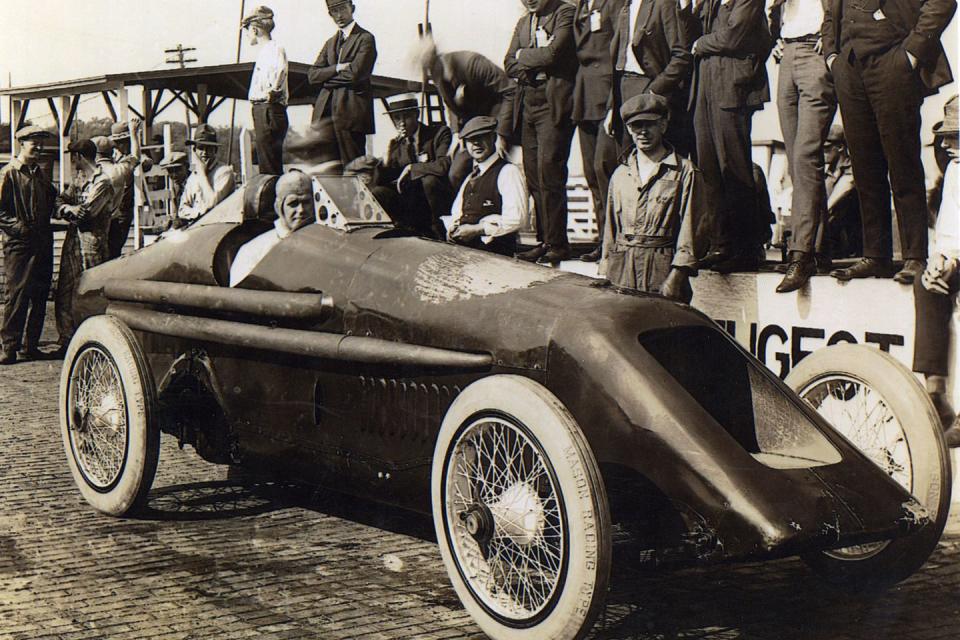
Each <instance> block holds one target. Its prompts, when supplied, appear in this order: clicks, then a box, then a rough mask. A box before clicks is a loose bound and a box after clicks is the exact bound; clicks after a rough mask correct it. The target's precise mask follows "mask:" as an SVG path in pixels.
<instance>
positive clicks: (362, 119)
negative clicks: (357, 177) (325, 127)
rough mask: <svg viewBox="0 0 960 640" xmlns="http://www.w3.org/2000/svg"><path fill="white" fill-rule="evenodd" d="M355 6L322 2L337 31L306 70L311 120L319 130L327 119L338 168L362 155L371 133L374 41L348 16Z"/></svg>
mask: <svg viewBox="0 0 960 640" xmlns="http://www.w3.org/2000/svg"><path fill="white" fill-rule="evenodd" d="M355 9H356V8H355V7H354V5H353V2H350V1H349V0H327V10H328V11H329V13H330V17H331V18H333V21H334V23H336V25H337V33H336V34H335V35H334V36H333V37H332V38H330V39H329V40H327V42H326V44H324V45H323V49H321V50H320V54H319V55H318V56H317V59H316V61H315V62H314V63H313V66H312V67H310V71H309V72H308V73H307V79H308V80H309V81H310V84H312V85H316V86H317V87H319V89H320V91H319V93H318V94H317V101H316V102H315V103H314V105H313V119H312V124H313V126H314V127H315V128H321V127H322V121H323V120H324V119H327V118H332V119H333V131H334V135H335V136H336V139H337V146H338V147H339V151H340V161H341V162H342V163H343V165H344V166H346V165H347V164H348V163H349V162H350V161H351V160H353V159H354V158H356V157H358V156H361V155H363V153H364V150H365V148H366V140H367V134H369V133H373V132H374V125H373V90H372V88H371V86H370V76H371V75H372V74H373V65H374V63H375V62H376V60H377V42H376V39H375V38H374V37H373V34H372V33H370V32H369V31H367V30H366V29H364V28H363V27H361V26H360V25H358V24H357V23H356V21H355V20H354V19H353V13H354V11H355Z"/></svg>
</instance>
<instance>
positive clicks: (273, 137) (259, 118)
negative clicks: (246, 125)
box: [240, 6, 290, 176]
mask: <svg viewBox="0 0 960 640" xmlns="http://www.w3.org/2000/svg"><path fill="white" fill-rule="evenodd" d="M240 27H241V28H242V29H246V30H247V32H248V34H249V36H250V44H251V46H259V47H260V52H259V53H258V54H257V62H256V64H255V65H254V67H253V75H252V76H251V77H250V91H249V92H248V94H247V98H248V99H249V100H250V105H251V109H252V111H253V132H254V140H255V143H256V146H257V163H258V168H259V169H260V173H262V174H270V175H275V176H278V175H281V174H282V173H283V139H284V138H285V137H286V136H287V128H288V127H289V121H288V120H287V101H288V100H289V97H290V91H289V89H288V87H287V66H288V65H287V52H286V51H284V49H283V47H281V46H280V45H279V44H277V41H276V40H274V39H273V28H274V21H273V11H272V10H271V9H270V8H269V7H262V6H261V7H257V8H256V9H254V10H253V12H252V13H250V14H249V15H247V16H245V17H244V18H243V21H242V22H241V23H240Z"/></svg>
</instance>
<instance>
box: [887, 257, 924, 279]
mask: <svg viewBox="0 0 960 640" xmlns="http://www.w3.org/2000/svg"><path fill="white" fill-rule="evenodd" d="M926 268H927V265H925V264H923V260H906V261H904V263H903V268H902V269H900V271H897V273H896V274H894V276H893V279H894V280H896V281H897V282H899V283H900V284H913V281H914V279H915V278H916V277H917V276H919V275H920V274H921V273H923V270H924V269H926Z"/></svg>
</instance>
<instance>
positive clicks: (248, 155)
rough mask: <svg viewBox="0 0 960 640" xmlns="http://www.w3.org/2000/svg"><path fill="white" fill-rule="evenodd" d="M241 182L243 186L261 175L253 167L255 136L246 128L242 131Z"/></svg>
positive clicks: (257, 169)
mask: <svg viewBox="0 0 960 640" xmlns="http://www.w3.org/2000/svg"><path fill="white" fill-rule="evenodd" d="M239 144H240V180H241V181H242V182H243V184H247V181H248V180H250V179H251V178H253V177H254V176H256V175H257V174H259V173H260V170H259V168H254V165H253V134H252V133H251V132H250V131H249V130H248V129H247V128H246V127H243V128H241V129H240V141H239Z"/></svg>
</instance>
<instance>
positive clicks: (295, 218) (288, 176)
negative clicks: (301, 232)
mask: <svg viewBox="0 0 960 640" xmlns="http://www.w3.org/2000/svg"><path fill="white" fill-rule="evenodd" d="M276 191H277V198H276V200H275V201H274V205H273V206H274V209H275V210H276V212H277V219H276V220H275V221H274V223H273V229H270V230H269V231H266V232H264V233H261V234H260V235H258V236H257V237H255V238H253V239H252V240H250V241H249V242H247V243H246V244H244V245H243V246H242V247H240V250H239V251H238V252H237V257H236V258H235V259H234V261H233V264H232V265H231V266H230V286H231V287H235V286H236V285H237V284H239V283H240V282H241V281H242V280H243V279H244V278H246V277H247V276H248V275H249V274H250V272H251V271H253V270H254V268H255V267H256V266H257V264H259V263H260V261H261V260H263V258H264V257H266V255H267V254H268V253H269V252H270V250H271V249H273V247H274V246H276V245H277V244H279V243H280V241H281V240H283V239H284V238H286V237H287V236H289V235H290V234H291V233H293V232H294V231H296V230H297V229H300V228H302V227H305V226H306V225H308V224H311V223H313V222H314V221H315V220H316V211H315V209H314V204H313V181H312V180H311V179H310V176H308V175H307V174H305V173H303V172H302V171H290V172H289V173H285V174H284V175H282V176H280V178H279V179H278V180H277V186H276Z"/></svg>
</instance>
